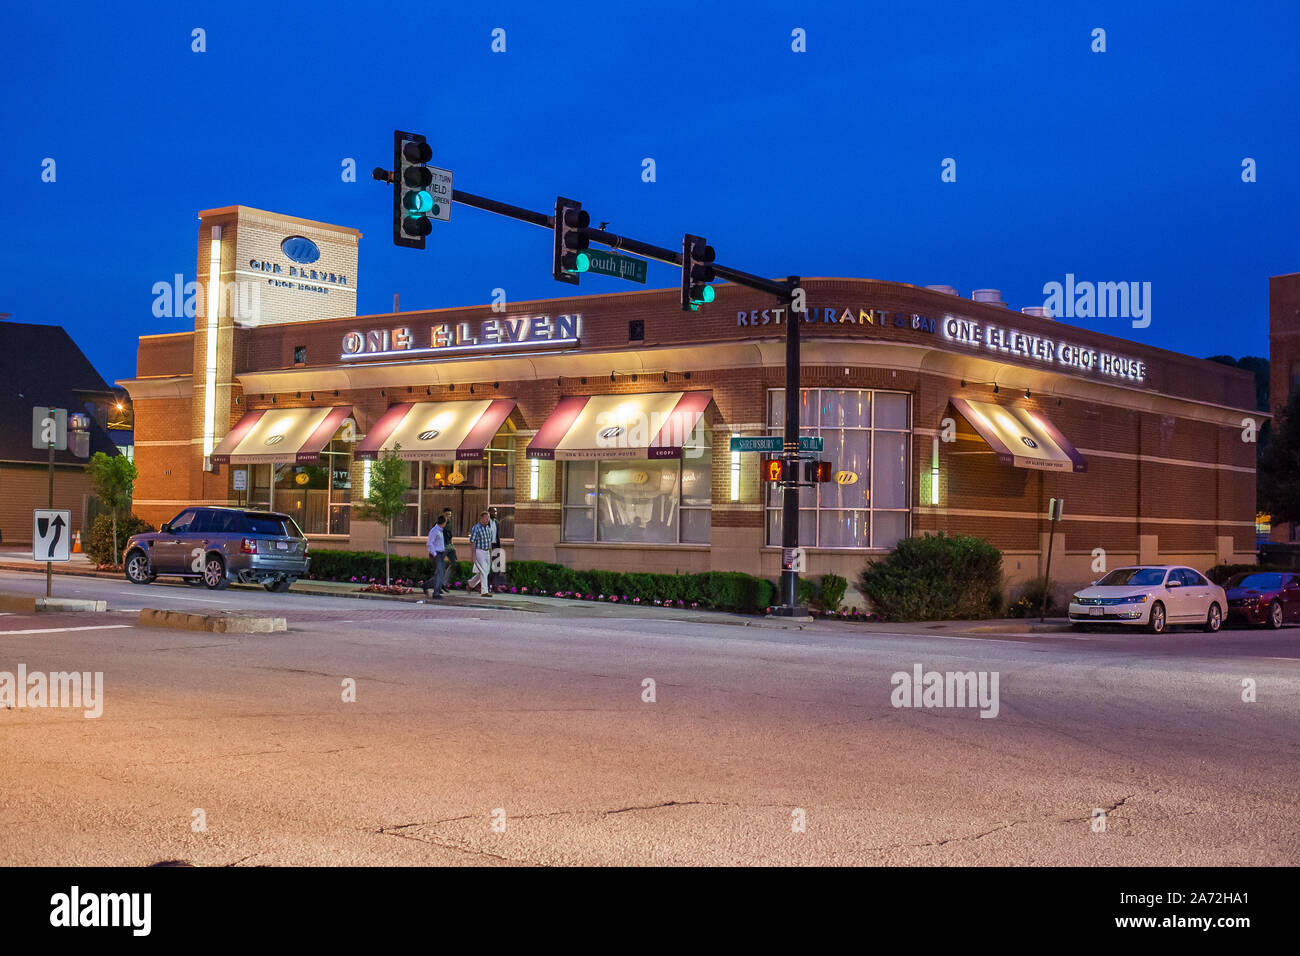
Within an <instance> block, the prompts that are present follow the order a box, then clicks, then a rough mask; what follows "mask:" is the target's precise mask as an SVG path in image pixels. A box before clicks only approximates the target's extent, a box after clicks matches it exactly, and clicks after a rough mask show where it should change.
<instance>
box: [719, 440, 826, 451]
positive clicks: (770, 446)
mask: <svg viewBox="0 0 1300 956" xmlns="http://www.w3.org/2000/svg"><path fill="white" fill-rule="evenodd" d="M784 447H785V439H784V438H782V437H781V436H780V435H733V436H732V439H731V450H732V451H761V452H767V453H775V454H780V453H781V450H782V449H783V448H784ZM799 450H800V451H821V450H822V440H821V439H820V438H814V437H813V436H811V435H800V436H799Z"/></svg>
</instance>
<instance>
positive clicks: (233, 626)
mask: <svg viewBox="0 0 1300 956" xmlns="http://www.w3.org/2000/svg"><path fill="white" fill-rule="evenodd" d="M140 626H141V627H166V628H171V629H173V630H181V631H215V632H217V633H220V634H269V633H272V632H275V631H285V630H288V627H287V625H286V623H285V619H284V618H282V617H253V616H251V615H247V614H228V613H225V612H222V613H218V614H188V613H186V612H185V611H161V610H158V609H157V608H151V607H146V608H141V610H140Z"/></svg>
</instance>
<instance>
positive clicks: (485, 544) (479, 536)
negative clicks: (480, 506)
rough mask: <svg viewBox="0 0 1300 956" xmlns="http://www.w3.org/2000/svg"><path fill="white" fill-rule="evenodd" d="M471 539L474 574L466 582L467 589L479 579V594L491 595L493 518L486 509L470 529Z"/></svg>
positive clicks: (481, 595)
mask: <svg viewBox="0 0 1300 956" xmlns="http://www.w3.org/2000/svg"><path fill="white" fill-rule="evenodd" d="M469 541H470V544H471V545H472V546H473V548H474V576H473V577H472V578H470V579H469V581H467V582H466V584H465V590H466V591H470V590H472V589H473V588H474V582H475V581H477V582H478V586H479V592H478V593H479V596H480V597H491V596H492V592H491V591H489V590H488V578H489V577H490V576H491V574H492V519H491V517H490V516H489V515H488V513H487V512H486V511H485V512H483V513H482V514H481V515H479V516H478V524H476V525H474V527H472V528H470V529H469Z"/></svg>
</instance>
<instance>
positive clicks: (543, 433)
mask: <svg viewBox="0 0 1300 956" xmlns="http://www.w3.org/2000/svg"><path fill="white" fill-rule="evenodd" d="M711 401H713V393H712V392H711V391H697V392H645V393H642V394H639V395H577V396H572V397H570V398H562V399H560V403H559V404H558V405H557V406H556V407H555V411H553V412H552V413H551V415H550V417H549V418H547V419H546V421H545V422H543V423H542V427H541V428H540V429H538V431H537V435H536V436H535V437H534V438H533V440H532V442H531V444H529V446H528V451H527V456H528V457H529V458H542V459H554V460H564V459H575V458H681V457H682V448H683V447H684V446H686V445H688V444H689V443H690V440H691V438H692V433H693V432H694V431H695V428H696V426H697V425H698V424H699V421H700V417H701V416H702V415H703V414H704V411H705V409H707V408H708V407H709V403H710V402H711Z"/></svg>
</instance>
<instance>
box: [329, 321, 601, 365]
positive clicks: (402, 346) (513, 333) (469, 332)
mask: <svg viewBox="0 0 1300 956" xmlns="http://www.w3.org/2000/svg"><path fill="white" fill-rule="evenodd" d="M581 334H582V316H581V315H578V314H576V313H575V314H573V315H556V316H550V315H528V316H517V317H507V318H492V319H481V320H479V321H477V322H441V323H438V324H435V325H431V326H429V327H428V328H427V329H425V330H419V329H413V328H412V327H410V326H405V325H403V326H398V327H396V328H388V329H369V330H367V331H365V332H360V331H352V332H348V333H346V334H345V335H344V336H343V354H342V356H341V357H342V358H344V359H352V358H364V357H368V356H377V355H429V354H436V353H438V352H450V351H458V350H467V349H498V348H520V347H526V346H538V345H577V344H578V341H579V337H580V336H581ZM421 335H422V336H424V338H423V341H424V342H427V343H428V344H427V345H416V341H417V338H418V337H419V336H421Z"/></svg>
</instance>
